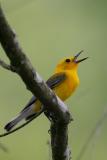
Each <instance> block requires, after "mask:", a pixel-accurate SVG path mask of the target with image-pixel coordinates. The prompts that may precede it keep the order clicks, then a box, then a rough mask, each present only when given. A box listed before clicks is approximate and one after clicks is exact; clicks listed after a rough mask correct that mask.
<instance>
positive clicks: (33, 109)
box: [4, 51, 88, 131]
mask: <svg viewBox="0 0 107 160" xmlns="http://www.w3.org/2000/svg"><path fill="white" fill-rule="evenodd" d="M81 53H82V51H81V52H79V53H78V54H76V55H75V56H74V57H68V58H64V59H63V60H62V61H60V62H59V63H58V65H57V66H56V69H55V73H54V74H53V75H52V76H51V77H50V78H49V79H48V80H47V82H46V83H47V85H48V86H49V87H50V88H51V89H52V90H53V91H54V92H55V94H56V95H57V96H58V97H59V98H60V99H61V100H62V101H65V100H66V99H67V98H68V97H70V95H72V93H73V92H74V91H75V89H76V88H77V86H78V85H79V77H78V74H77V68H78V65H79V63H80V62H82V61H84V60H86V59H87V58H88V57H86V58H83V59H80V60H78V57H79V55H80V54H81ZM41 108H42V103H41V102H40V101H39V100H38V98H36V97H35V96H33V97H32V98H31V100H30V101H29V103H28V104H27V105H26V106H25V108H24V109H23V110H22V111H21V112H20V113H19V115H18V116H17V117H15V118H14V119H12V120H11V121H10V122H9V123H8V124H6V126H5V127H4V128H5V129H6V130H7V131H10V130H11V129H12V128H13V127H14V126H15V125H16V124H18V122H20V121H21V120H23V119H25V120H28V119H30V118H32V117H33V116H35V115H36V114H37V113H38V112H39V111H40V110H41Z"/></svg>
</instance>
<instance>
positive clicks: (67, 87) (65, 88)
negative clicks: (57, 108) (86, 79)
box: [53, 71, 79, 101]
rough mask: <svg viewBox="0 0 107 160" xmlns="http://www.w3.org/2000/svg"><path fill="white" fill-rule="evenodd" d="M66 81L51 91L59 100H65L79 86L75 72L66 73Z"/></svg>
mask: <svg viewBox="0 0 107 160" xmlns="http://www.w3.org/2000/svg"><path fill="white" fill-rule="evenodd" d="M65 74H66V79H65V80H64V81H63V82H62V83H61V84H60V85H58V86H57V87H55V88H54V89H53V90H54V92H55V93H56V94H57V95H58V97H59V98H60V99H61V100H63V101H64V100H66V99H67V98H68V97H69V96H71V95H72V93H73V92H74V91H75V89H76V88H77V86H78V85H79V78H78V75H77V73H76V72H73V71H72V72H71V71H66V72H65Z"/></svg>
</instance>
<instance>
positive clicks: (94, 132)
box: [76, 107, 107, 160]
mask: <svg viewBox="0 0 107 160" xmlns="http://www.w3.org/2000/svg"><path fill="white" fill-rule="evenodd" d="M106 118H107V107H106V109H105V110H104V113H103V115H102V116H101V117H100V119H99V120H98V122H97V123H96V125H95V127H94V129H93V130H92V132H91V134H90V136H89V137H88V139H87V141H86V142H85V144H84V145H83V147H82V149H81V151H80V153H79V154H78V156H77V158H76V160H81V159H82V157H83V156H84V154H85V152H86V150H87V149H88V146H89V144H90V143H91V141H92V140H93V137H94V136H95V135H96V134H97V133H98V131H99V130H100V128H101V127H102V125H103V123H104V121H105V120H106Z"/></svg>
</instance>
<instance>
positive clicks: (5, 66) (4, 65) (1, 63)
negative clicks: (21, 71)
mask: <svg viewBox="0 0 107 160" xmlns="http://www.w3.org/2000/svg"><path fill="white" fill-rule="evenodd" d="M0 66H1V67H3V68H4V69H6V70H9V71H12V72H15V70H14V69H13V68H12V66H10V65H8V64H7V63H5V62H4V61H2V60H1V59H0Z"/></svg>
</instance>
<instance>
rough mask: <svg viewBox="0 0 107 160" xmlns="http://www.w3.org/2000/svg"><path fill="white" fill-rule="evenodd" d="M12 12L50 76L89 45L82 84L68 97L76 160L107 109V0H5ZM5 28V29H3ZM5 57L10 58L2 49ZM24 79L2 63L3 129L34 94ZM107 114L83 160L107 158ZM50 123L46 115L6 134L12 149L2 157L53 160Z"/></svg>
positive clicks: (24, 41)
mask: <svg viewBox="0 0 107 160" xmlns="http://www.w3.org/2000/svg"><path fill="white" fill-rule="evenodd" d="M1 4H2V7H3V9H4V11H5V14H6V17H7V19H8V21H9V23H10V24H11V26H12V27H13V28H14V29H15V31H16V33H17V35H18V39H19V41H20V43H21V46H22V48H23V49H24V51H25V52H26V53H27V56H28V57H29V58H30V60H31V62H32V64H33V66H34V67H35V68H36V69H37V71H38V72H39V74H40V75H41V76H42V77H43V79H44V80H46V79H47V78H48V77H49V76H50V75H52V73H53V70H54V68H55V65H56V64H57V62H58V61H59V60H60V59H61V58H63V57H66V56H71V55H74V54H75V53H77V52H79V51H80V50H84V53H83V57H84V56H89V57H90V59H89V60H87V61H85V62H84V63H82V64H81V65H80V67H79V77H80V81H81V83H80V86H79V88H78V90H77V92H76V93H75V94H74V95H73V96H72V97H71V98H70V99H69V100H68V101H66V104H67V105H68V106H69V108H70V111H71V112H72V114H73V117H74V122H73V123H71V124H70V125H69V146H70V148H72V157H73V159H74V160H76V157H77V156H78V154H79V152H80V150H81V148H82V146H83V145H84V143H85V141H86V140H87V138H88V136H89V134H90V133H91V131H92V129H93V128H94V126H95V124H96V122H97V121H98V119H99V118H100V116H101V115H102V114H103V112H104V109H105V108H107V62H106V61H107V1H106V0H94V1H93V0H90V1H89V0H1ZM0 29H1V28H0ZM0 58H1V59H4V60H5V61H6V62H8V59H7V57H6V56H5V54H4V52H3V50H2V48H0ZM31 96H32V95H31V93H30V92H29V91H27V90H26V88H25V86H24V84H23V82H22V81H21V80H20V78H19V77H18V76H17V75H16V74H13V73H11V72H8V71H6V70H4V69H2V68H0V132H3V131H4V130H3V126H4V125H5V123H7V122H8V120H10V119H11V118H12V117H14V116H15V115H17V113H18V112H19V111H20V110H21V109H22V108H23V106H25V104H26V103H27V102H28V100H29V99H30V97H31ZM106 122H107V119H106V120H105V122H104V124H103V126H102V128H101V132H100V134H99V136H97V137H96V136H95V137H96V139H94V140H93V141H94V142H93V141H92V143H91V144H90V146H89V148H88V150H87V152H86V153H85V155H84V157H83V160H96V159H97V160H100V159H102V160H103V159H107V136H106V135H107V127H106ZM49 126H50V123H49V121H48V120H47V119H46V117H45V116H44V115H42V116H41V117H39V118H38V119H37V120H35V121H33V122H32V123H31V124H30V125H28V126H27V127H25V128H23V129H22V130H20V131H18V132H17V133H15V134H13V135H10V136H8V137H5V138H3V139H0V142H2V143H3V144H5V145H6V146H7V147H8V149H9V153H7V154H6V153H4V152H3V151H2V150H0V159H2V160H19V159H20V160H23V159H26V160H29V159H32V160H35V159H38V160H47V159H49V147H48V145H47V140H49V139H50V136H49V134H48V129H49Z"/></svg>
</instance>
